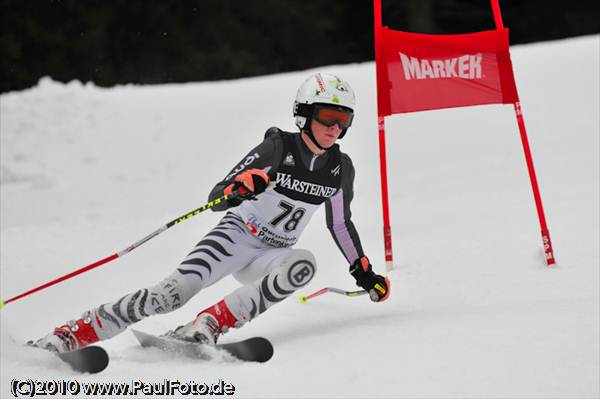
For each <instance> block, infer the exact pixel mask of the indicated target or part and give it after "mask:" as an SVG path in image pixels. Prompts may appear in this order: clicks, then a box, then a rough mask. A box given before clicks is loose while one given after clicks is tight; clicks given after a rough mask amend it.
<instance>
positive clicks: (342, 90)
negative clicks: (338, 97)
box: [335, 82, 348, 92]
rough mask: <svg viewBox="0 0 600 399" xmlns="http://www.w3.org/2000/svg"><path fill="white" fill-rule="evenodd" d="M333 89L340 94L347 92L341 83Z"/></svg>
mask: <svg viewBox="0 0 600 399" xmlns="http://www.w3.org/2000/svg"><path fill="white" fill-rule="evenodd" d="M335 88H336V89H337V90H338V91H341V92H347V91H348V88H347V87H346V86H344V84H343V83H342V82H339V83H338V84H337V85H336V86H335Z"/></svg>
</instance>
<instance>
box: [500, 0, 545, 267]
mask: <svg viewBox="0 0 600 399" xmlns="http://www.w3.org/2000/svg"><path fill="white" fill-rule="evenodd" d="M490 4H491V5H492V12H493V14H494V23H495V25H496V28H498V29H499V28H504V22H503V21H502V13H501V12H500V4H499V3H498V0H490ZM517 98H518V95H517ZM513 105H514V108H515V114H516V116H517V124H518V125H519V134H520V135H521V143H522V144H523V152H524V153H525V162H526V163H527V171H528V172H529V180H530V181H531V189H532V191H533V198H534V200H535V208H536V210H537V214H538V219H539V221H540V228H541V230H542V242H543V244H544V252H545V254H546V264H547V265H548V266H550V265H553V264H555V263H556V259H555V258H554V250H553V249H552V241H551V240H550V231H549V230H548V224H547V223H546V216H545V215H544V206H543V205H542V196H541V195H540V188H539V186H538V182H537V177H536V175H535V168H534V167H533V157H532V156H531V149H530V148H529V140H528V139H527V130H526V129H525V120H524V119H523V112H522V110H521V102H520V101H516V102H515V103H514V104H513Z"/></svg>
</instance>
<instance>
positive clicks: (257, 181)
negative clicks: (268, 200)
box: [224, 169, 269, 199]
mask: <svg viewBox="0 0 600 399" xmlns="http://www.w3.org/2000/svg"><path fill="white" fill-rule="evenodd" d="M268 185H269V175H267V174H266V173H265V172H264V171H263V170H261V169H248V170H246V171H244V172H242V173H240V174H239V175H237V176H236V177H235V181H234V182H233V183H231V184H230V185H229V186H227V187H226V188H225V190H224V194H226V195H229V194H231V193H232V192H234V191H235V192H237V193H238V194H239V195H240V197H241V198H242V199H252V198H254V197H255V196H256V195H258V194H260V193H262V192H264V191H265V190H266V189H267V186H268Z"/></svg>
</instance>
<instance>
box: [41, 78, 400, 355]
mask: <svg viewBox="0 0 600 399" xmlns="http://www.w3.org/2000/svg"><path fill="white" fill-rule="evenodd" d="M354 105H355V97H354V92H353V90H352V88H351V87H350V85H349V84H348V83H347V82H346V81H344V80H342V79H340V78H339V77H337V76H333V75H330V74H325V73H320V74H319V73H318V74H315V75H312V76H310V77H309V78H308V79H307V80H306V81H305V82H304V83H303V84H302V85H301V86H300V88H299V89H298V93H297V95H296V100H295V102H294V111H293V112H294V116H295V123H296V126H298V128H299V129H300V132H299V133H288V132H284V131H281V130H279V129H278V128H270V129H269V130H268V131H267V133H266V134H265V138H264V141H263V142H262V143H260V144H259V145H258V146H257V147H255V148H254V149H252V150H251V151H250V152H249V153H248V155H247V156H246V157H245V158H244V159H243V160H242V161H241V162H240V163H239V164H237V165H236V166H235V167H234V168H233V169H232V171H231V172H229V173H228V174H227V176H226V177H225V179H223V181H221V182H219V183H218V184H217V185H216V186H215V187H214V188H213V190H212V191H211V193H210V195H209V200H210V201H212V200H214V199H216V198H218V197H221V196H223V195H224V194H229V193H232V192H234V191H235V192H238V193H239V194H240V196H239V197H237V198H235V199H231V200H230V201H229V202H228V203H226V202H223V203H221V204H219V205H217V206H215V207H213V208H212V209H213V210H215V211H227V213H226V214H225V216H224V217H223V218H222V219H221V221H220V222H219V224H218V225H217V226H216V227H215V228H213V229H212V230H211V231H210V232H209V233H208V234H206V235H205V236H204V238H203V239H202V241H200V242H199V243H198V244H197V245H196V247H195V248H194V249H193V250H192V251H191V252H190V254H189V255H188V256H187V257H186V258H185V259H184V260H183V262H182V263H181V264H180V265H179V267H178V268H177V269H176V270H175V271H174V272H173V273H172V274H171V275H169V276H168V277H167V278H165V279H164V280H162V281H161V282H159V283H158V284H156V285H155V286H152V287H149V288H145V289H140V290H138V291H135V292H133V293H130V294H128V295H125V296H123V297H122V298H120V299H118V300H117V301H115V302H109V303H106V304H103V305H101V306H99V307H97V308H94V309H91V310H88V311H86V312H84V314H83V315H82V316H81V317H80V318H78V319H75V320H72V321H69V322H67V323H66V324H64V325H61V326H59V327H57V328H56V329H55V330H54V331H53V332H51V333H49V334H48V335H46V336H44V337H43V338H41V339H39V340H38V341H36V342H35V345H36V346H39V347H42V348H46V349H50V350H53V351H57V352H66V351H73V350H76V349H80V348H83V347H86V346H88V345H90V344H92V343H94V342H97V341H101V340H105V339H108V338H112V337H114V336H115V335H117V334H119V333H121V332H123V331H125V329H126V328H127V327H128V326H130V325H132V324H133V323H135V322H138V321H140V320H141V319H143V318H145V317H148V316H150V315H154V314H161V313H167V312H171V311H174V310H176V309H178V308H180V307H181V306H183V305H184V304H185V303H186V302H187V301H188V300H189V299H190V298H191V297H192V296H194V295H195V294H196V293H198V292H199V291H200V290H201V289H203V288H206V287H208V286H211V285H212V284H215V283H216V282H217V281H219V280H220V279H222V278H223V277H225V276H227V275H229V274H232V275H233V276H234V277H235V278H236V279H237V280H238V281H239V282H240V283H242V284H243V285H242V286H241V287H240V288H238V289H236V290H235V291H233V292H232V293H230V294H229V295H226V296H225V297H224V299H223V300H221V301H220V302H218V303H217V304H215V305H213V306H210V307H208V308H206V309H204V310H203V311H201V312H200V313H198V315H197V316H196V318H195V319H194V320H192V321H190V322H189V323H187V324H185V325H183V326H180V327H178V328H177V329H175V330H174V331H169V332H168V333H167V335H168V336H171V337H174V338H179V339H183V340H187V341H193V342H201V343H209V344H214V343H216V342H217V338H218V337H219V335H220V334H222V333H225V332H226V331H227V330H228V329H230V328H233V327H240V326H242V325H243V324H245V323H246V322H248V321H250V320H252V319H254V318H255V317H257V316H258V315H259V314H261V313H263V312H264V311H265V310H267V309H268V308H270V307H271V306H272V305H274V304H276V303H278V302H281V301H282V300H284V299H285V298H287V297H288V296H289V295H291V294H292V293H293V292H294V291H296V290H298V289H299V288H302V287H304V286H306V284H308V282H309V281H310V280H311V279H312V278H313V276H314V274H315V271H316V261H315V257H314V256H313V254H312V253H311V252H310V251H308V250H305V249H295V248H294V244H295V243H296V242H297V240H298V238H299V237H300V235H301V233H302V231H303V230H304V228H305V227H306V225H307V223H308V221H309V220H310V218H311V216H312V215H313V213H314V212H315V211H316V210H317V208H318V207H319V206H320V205H321V204H322V203H325V206H326V219H327V227H328V229H329V230H330V232H331V234H332V236H333V239H334V241H335V243H336V244H337V246H338V247H339V249H340V250H341V251H342V253H343V255H344V256H345V258H346V259H347V261H348V263H349V264H350V274H351V275H352V276H353V277H354V278H355V279H356V283H357V285H358V286H360V287H362V288H363V289H365V290H367V291H368V292H369V296H370V298H371V300H373V301H375V302H379V301H384V300H385V299H387V298H388V296H389V293H390V282H389V280H388V278H387V277H383V276H380V275H378V274H375V273H374V272H373V270H372V267H371V264H370V262H369V260H368V258H367V257H366V256H365V254H364V253H363V249H362V247H361V243H360V240H359V237H358V234H357V232H356V229H355V227H354V224H353V223H352V221H351V218H350V217H351V212H350V202H351V201H352V197H353V182H354V168H353V166H352V162H351V160H350V158H349V157H348V155H346V154H344V153H342V152H340V150H339V146H338V145H337V144H335V142H336V141H337V140H338V139H340V138H342V137H344V135H345V134H346V133H347V131H348V128H349V127H350V125H351V124H352V120H353V116H354ZM272 187H274V188H272Z"/></svg>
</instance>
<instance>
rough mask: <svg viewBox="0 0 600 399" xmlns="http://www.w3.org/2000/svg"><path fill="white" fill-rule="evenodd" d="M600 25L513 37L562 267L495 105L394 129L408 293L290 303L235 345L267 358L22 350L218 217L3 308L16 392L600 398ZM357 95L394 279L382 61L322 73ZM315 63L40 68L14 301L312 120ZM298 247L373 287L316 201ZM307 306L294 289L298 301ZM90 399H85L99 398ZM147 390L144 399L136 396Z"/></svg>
mask: <svg viewBox="0 0 600 399" xmlns="http://www.w3.org/2000/svg"><path fill="white" fill-rule="evenodd" d="M599 48H600V36H588V37H583V38H577V39H571V40H564V41H556V42H550V43H544V44H532V45H524V46H516V47H513V48H512V56H513V57H512V58H513V65H514V68H515V75H516V80H517V86H518V88H519V94H520V98H521V102H522V108H523V112H524V117H525V123H526V126H527V132H528V135H529V140H530V144H531V149H532V153H533V157H534V161H535V166H536V170H537V174H538V180H539V186H540V190H541V194H542V199H543V201H544V206H545V211H546V217H547V220H548V224H549V227H550V233H551V237H552V241H553V244H554V249H555V254H556V259H557V261H558V263H557V265H556V266H553V267H550V268H549V267H546V266H545V262H544V257H543V250H542V242H541V236H540V228H539V224H538V219H537V214H536V210H535V206H534V202H533V196H532V192H531V186H530V183H529V177H528V174H527V169H526V166H525V161H524V156H523V150H522V146H521V141H520V138H519V132H518V127H517V123H516V119H515V113H514V110H513V108H512V106H510V105H504V106H502V105H493V106H480V107H469V108H462V109H449V110H442V111H430V112H420V113H415V114H407V115H397V116H393V117H390V118H387V119H386V129H387V136H386V137H387V156H388V173H389V185H390V187H389V188H390V208H391V221H392V232H393V243H394V256H395V263H396V269H395V270H394V271H392V272H391V273H390V278H391V281H392V295H391V298H390V299H389V300H388V301H386V302H384V303H378V304H375V303H371V302H370V301H369V300H368V298H367V297H365V296H362V297H356V298H348V297H344V296H339V295H336V294H327V295H324V296H320V297H318V298H315V299H313V300H311V301H309V302H308V303H307V304H302V303H300V302H299V301H297V300H295V299H294V298H293V297H292V298H290V299H288V300H287V301H285V302H282V303H281V304H278V305H277V306H274V307H273V308H272V309H270V310H269V311H268V312H266V313H265V314H263V315H262V316H261V317H260V318H258V319H257V320H255V321H252V322H251V323H249V324H247V325H246V326H245V327H244V328H242V329H239V330H236V331H233V332H230V333H228V334H226V335H224V336H223V337H222V341H223V342H228V341H233V340H237V339H243V338H247V337H251V336H255V335H260V336H265V337H268V338H269V339H271V340H272V342H273V343H274V346H275V355H274V357H273V359H272V360H271V361H270V362H268V363H266V364H251V363H236V362H228V361H225V359H224V360H222V361H215V362H210V363H206V362H200V361H194V360H190V359H185V358H181V357H177V356H172V355H168V354H165V353H162V352H160V351H157V350H148V349H143V348H141V347H139V345H138V344H137V343H136V341H135V339H134V337H133V335H132V334H131V332H129V331H127V332H125V333H123V334H121V335H120V336H118V337H116V338H114V339H112V340H110V341H107V342H102V343H101V346H103V347H104V348H106V350H107V351H108V352H109V354H110V356H111V363H110V365H109V367H108V368H107V369H106V370H105V371H104V372H103V373H101V374H98V375H79V374H77V373H75V372H73V371H72V370H71V369H69V367H68V366H66V365H65V364H63V363H61V362H60V361H59V360H58V359H57V358H55V357H54V356H53V355H52V354H50V353H46V352H42V351H39V350H35V349H31V348H24V347H23V343H24V342H26V341H27V340H29V339H34V338H39V337H40V336H42V335H44V334H46V333H47V332H49V331H50V330H51V329H53V328H54V327H55V326H57V325H59V324H62V323H64V322H65V321H66V320H69V319H72V318H74V317H76V316H78V315H80V314H81V313H82V312H83V311H85V310H87V309H90V308H92V307H94V306H98V305H99V304H101V303H105V302H108V301H112V300H115V299H117V298H119V297H120V296H122V295H124V294H126V293H129V292H131V291H134V290H137V289H139V288H143V287H146V286H150V285H153V284H154V283H156V282H157V281H158V280H160V279H162V278H163V277H164V276H166V275H167V274H169V273H171V271H172V270H173V269H174V268H175V267H176V266H177V265H178V263H179V262H180V261H181V260H182V259H183V258H184V257H185V256H186V255H187V253H188V251H189V250H190V249H191V248H192V247H193V246H194V245H195V244H196V243H197V242H198V241H199V240H200V239H201V238H202V236H203V234H205V233H206V232H207V231H208V230H209V229H210V228H211V227H212V226H214V225H215V224H216V223H217V222H218V220H219V218H220V216H221V215H220V214H218V213H213V212H208V213H203V214H201V215H199V216H196V217H194V218H192V219H190V220H189V221H187V222H185V223H183V224H181V225H178V226H176V227H174V228H172V229H170V230H168V231H167V232H165V233H163V234H162V235H160V236H159V237H157V238H155V239H153V240H152V241H150V242H148V243H147V244H145V245H144V246H142V247H140V248H139V249H137V250H135V251H134V252H132V253H130V254H128V255H127V256H126V257H123V258H122V259H118V260H116V261H114V262H112V263H109V264H106V265H104V266H102V267H100V268H98V269H95V270H93V271H90V272H87V273H86V274H84V275H81V276H78V277H76V278H73V279H71V280H69V281H67V282H64V283H62V284H60V285H57V286H54V287H51V288H48V289H46V290H44V291H41V292H38V293H36V294H34V295H31V296H29V297H26V298H23V299H21V300H18V301H15V302H12V303H9V304H8V305H6V306H5V307H4V309H2V311H1V316H0V318H1V352H2V353H1V366H2V367H1V382H0V396H1V397H2V398H7V397H12V394H11V384H12V381H13V380H25V379H33V380H36V381H42V382H43V381H51V380H56V381H58V380H69V381H72V380H77V381H79V382H131V381H143V382H146V383H151V382H156V383H158V382H162V381H164V380H165V379H170V380H180V381H190V380H193V381H197V382H199V383H201V382H206V383H209V384H210V383H213V382H215V381H218V380H219V379H221V380H223V381H226V382H228V383H230V384H233V385H234V386H235V396H237V397H271V398H286V397H302V398H310V397H466V398H479V397H503V398H504V397H509V398H517V397H519V398H521V397H540V398H541V397H565V398H575V397H589V398H592V397H598V396H599V395H600V387H599V384H600V383H599V375H600V367H599V356H600V355H599V353H600V346H599V326H600V320H599V314H600V312H599V302H600V301H599V299H600V298H599V286H600V277H599V261H600V259H599V242H600V237H599V218H600V216H599V181H600V178H599V170H600V165H599V148H600V145H599V133H600V132H599V130H600V122H599V109H600V101H599V96H600V94H599V91H600V89H599V87H600V82H599V73H598V71H599V67H600V66H599ZM319 70H320V71H324V72H330V73H335V74H338V75H340V76H342V77H344V78H345V79H347V80H348V81H349V82H350V83H351V84H352V86H353V87H354V89H355V91H356V93H357V97H358V105H357V108H356V115H357V116H356V119H355V123H354V125H353V126H352V127H351V129H350V130H349V132H348V135H347V136H346V137H345V138H344V139H343V140H341V141H340V144H341V147H342V150H343V151H344V152H346V153H348V154H349V155H350V156H351V158H352V159H353V162H354V166H355V168H356V180H355V199H354V201H353V204H352V210H353V220H354V222H355V224H356V226H357V228H358V231H359V234H360V236H361V239H362V244H363V247H364V250H365V252H366V253H367V255H368V256H369V257H370V258H371V260H372V263H373V264H374V268H375V270H376V271H377V272H379V273H382V274H383V273H385V267H384V259H383V239H382V217H381V213H382V212H381V199H380V195H381V194H380V193H381V190H380V182H379V154H378V140H377V137H378V136H377V118H376V100H375V99H376V93H375V66H374V64H373V63H363V64H352V65H338V66H328V67H324V68H320V69H319ZM312 72H313V71H302V72H294V73H286V74H280V75H273V76H264V77H258V78H251V79H241V80H234V81H223V82H212V83H188V84H177V85H175V84H173V85H159V86H136V85H126V86H118V87H113V88H108V89H105V88H99V87H96V86H94V85H93V84H91V83H85V84H82V83H79V82H76V81H74V82H70V83H67V84H62V83H58V82H56V81H53V80H52V79H51V78H44V79H42V80H40V82H39V84H38V85H37V86H35V87H34V88H31V89H28V90H24V91H20V92H12V93H7V94H3V95H2V96H1V97H0V103H1V125H0V128H1V129H0V133H1V134H0V138H1V175H0V194H1V222H0V225H1V233H2V235H1V241H0V242H1V248H0V267H1V269H0V270H1V280H2V282H1V297H2V299H3V300H6V299H8V298H10V297H12V296H14V295H17V294H19V293H21V292H24V291H26V290H28V289H30V288H33V287H35V286H37V285H40V284H42V283H44V282H46V281H48V280H51V279H54V278H56V277H58V276H61V275H63V274H66V273H69V272H71V271H73V270H75V269H77V268H79V267H82V266H85V265H87V264H89V263H92V262H94V261H96V260H98V259H101V258H103V257H105V256H108V255H110V254H112V253H114V252H117V251H120V250H122V249H124V248H126V247H127V246H129V245H130V244H132V243H134V242H136V241H137V240H139V239H140V238H142V237H144V236H146V235H147V234H149V233H151V232H152V231H154V230H155V229H157V228H159V227H160V226H162V225H163V224H165V223H166V222H168V221H170V220H172V219H174V218H176V217H178V216H180V215H182V214H184V213H186V212H187V211H189V210H192V209H195V208H197V207H199V206H201V205H202V204H203V203H204V202H205V201H206V198H207V195H208V193H209V191H210V190H211V188H212V187H213V185H214V184H215V183H216V182H217V181H219V180H220V179H222V178H223V177H224V176H225V175H226V174H227V172H228V171H229V169H231V168H232V167H233V166H234V165H235V164H236V162H238V160H239V159H241V158H242V157H243V156H244V155H245V154H246V153H247V151H249V150H250V149H251V148H252V147H253V146H254V145H256V144H257V143H259V142H260V141H261V139H262V135H263V133H264V132H265V131H266V129H267V128H269V127H270V126H278V127H280V128H282V129H285V130H290V131H292V130H295V127H294V125H293V118H292V115H291V108H292V102H293V99H294V96H295V93H296V89H297V87H298V86H299V85H300V83H301V82H302V81H303V80H304V79H305V78H306V77H307V76H308V74H310V73H312ZM313 219H314V220H313V221H312V223H311V224H310V225H309V227H308V228H307V230H306V231H305V234H304V236H303V237H302V239H301V241H300V243H299V244H298V245H297V247H300V248H308V249H310V250H311V251H313V252H314V254H315V256H316V258H317V261H318V272H317V275H316V277H315V278H314V279H313V281H312V282H311V283H310V285H309V287H308V288H306V289H304V290H302V291H301V292H298V293H297V294H298V295H299V294H308V293H311V292H313V291H316V290H318V289H320V288H322V287H326V286H332V287H338V288H343V289H348V290H353V289H356V286H355V285H354V281H353V279H352V277H351V276H350V275H349V274H348V265H347V264H346V262H345V260H344V258H343V256H342V255H341V253H340V252H339V250H338V249H337V247H336V246H335V244H334V242H333V240H332V239H331V237H330V235H329V232H328V231H327V229H326V228H325V215H324V211H323V210H320V211H319V212H318V213H317V214H316V215H315V217H314V218H313ZM237 286H238V283H237V282H236V281H235V280H234V279H232V278H231V277H228V278H226V279H224V280H222V281H221V282H220V283H218V284H216V285H215V286H212V287H210V288H208V289H206V290H204V291H202V292H200V293H199V294H198V295H197V296H196V297H194V298H193V299H192V300H191V301H190V302H189V303H188V304H186V305H185V306H184V307H183V308H181V309H180V310H178V311H176V312H173V313H170V314H167V315H163V316H156V317H152V318H148V319H146V320H144V321H142V322H140V323H139V324H137V325H136V328H137V329H140V330H143V331H147V332H151V333H162V332H164V331H166V330H168V329H172V328H173V327H175V326H177V325H180V324H182V323H185V322H187V321H189V320H191V319H192V318H193V317H194V315H195V314H196V313H197V312H198V311H199V310H202V309H204V308H205V307H206V306H208V305H211V304H213V303H215V302H216V301H218V300H220V299H221V298H222V297H223V296H224V295H225V294H227V293H229V292H230V291H232V290H233V289H235V288H236V287H237ZM296 296H297V295H296ZM83 396H84V395H80V397H83ZM138 396H139V397H143V396H144V395H143V394H141V393H140V394H138Z"/></svg>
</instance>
